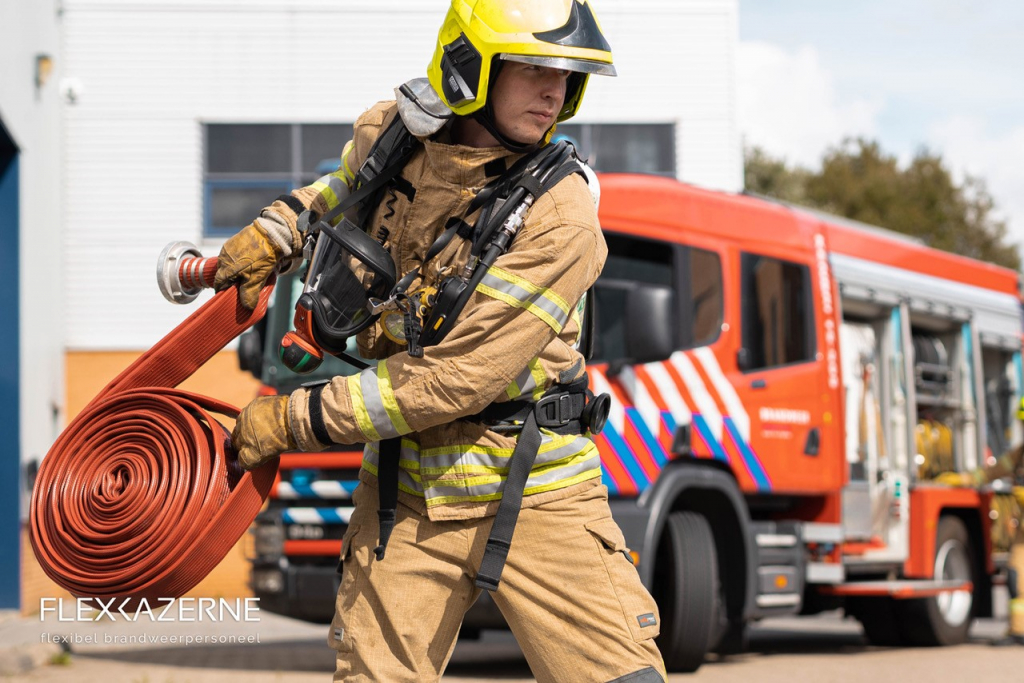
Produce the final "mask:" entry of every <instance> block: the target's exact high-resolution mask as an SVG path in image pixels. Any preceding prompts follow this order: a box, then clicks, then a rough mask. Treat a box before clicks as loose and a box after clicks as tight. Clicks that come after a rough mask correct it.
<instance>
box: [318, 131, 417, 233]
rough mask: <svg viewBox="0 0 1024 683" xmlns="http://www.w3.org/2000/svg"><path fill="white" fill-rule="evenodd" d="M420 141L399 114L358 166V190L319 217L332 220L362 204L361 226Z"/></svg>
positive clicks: (360, 210) (359, 221) (360, 211)
mask: <svg viewBox="0 0 1024 683" xmlns="http://www.w3.org/2000/svg"><path fill="white" fill-rule="evenodd" d="M418 143H419V141H418V140H417V139H416V137H415V136H414V135H413V134H412V133H410V132H409V129H408V128H406V127H405V122H404V121H402V117H401V116H399V115H397V114H396V115H395V118H394V120H393V121H392V122H391V124H390V125H389V126H388V127H387V128H385V129H384V132H383V133H381V134H380V135H378V136H377V139H376V140H375V141H374V143H373V146H372V147H371V148H370V153H369V154H368V155H367V156H366V161H364V162H363V165H362V166H360V167H359V172H358V173H356V179H355V183H356V187H355V191H354V192H353V193H352V194H350V195H349V196H347V197H345V199H344V200H342V201H341V203H340V204H338V205H337V206H336V207H334V208H333V209H331V210H330V211H329V212H327V214H326V215H325V216H324V217H323V218H321V219H320V220H322V221H326V222H328V223H329V222H331V221H333V220H334V219H335V218H337V217H338V216H340V215H341V214H343V213H345V212H346V211H348V210H349V209H351V208H352V207H353V206H356V205H360V208H359V217H358V221H357V222H358V223H359V225H360V226H363V225H365V223H366V219H367V218H369V214H370V213H371V212H372V211H373V210H374V209H375V208H376V207H377V204H379V203H380V196H381V192H382V191H383V189H384V186H385V185H386V184H387V183H388V182H389V181H391V180H392V179H394V177H395V176H397V175H398V174H399V173H401V172H402V169H403V168H405V165H406V163H408V161H409V157H411V156H412V154H413V152H415V151H416V146H417V144H418Z"/></svg>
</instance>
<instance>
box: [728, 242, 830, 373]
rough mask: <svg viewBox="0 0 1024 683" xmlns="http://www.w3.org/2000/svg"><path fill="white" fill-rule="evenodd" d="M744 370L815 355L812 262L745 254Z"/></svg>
mask: <svg viewBox="0 0 1024 683" xmlns="http://www.w3.org/2000/svg"><path fill="white" fill-rule="evenodd" d="M741 269H742V272H743V285H742V287H743V298H742V301H743V353H742V356H741V362H740V366H741V369H742V370H745V371H749V370H758V369H761V368H770V367H775V366H779V365H787V364H789V363H800V362H803V361H809V360H813V359H814V349H815V339H814V316H813V313H812V305H811V277H810V270H809V269H808V268H807V266H804V265H800V264H799V263H791V262H789V261H781V260H779V259H774V258H769V257H767V256H760V255H758V254H746V253H745V254H743V256H742V261H741Z"/></svg>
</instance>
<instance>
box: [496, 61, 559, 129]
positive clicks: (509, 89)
mask: <svg viewBox="0 0 1024 683" xmlns="http://www.w3.org/2000/svg"><path fill="white" fill-rule="evenodd" d="M568 77H569V72H568V71H565V70H564V69H552V68H550V67H546V66H537V65H535V64H523V63H521V62H505V63H504V65H503V67H502V69H501V73H500V74H499V75H498V80H497V82H496V83H494V84H493V86H492V88H491V94H490V99H491V105H492V107H493V108H494V122H495V124H496V125H497V126H498V130H499V131H501V133H502V135H504V136H505V137H507V138H509V139H511V140H514V141H515V142H518V143H521V144H524V145H532V144H534V143H536V142H539V141H540V140H541V138H543V137H544V135H545V134H546V133H547V132H548V129H549V128H551V126H553V125H554V124H555V118H556V117H557V116H558V112H560V111H561V110H562V105H563V104H564V102H565V83H566V79H568Z"/></svg>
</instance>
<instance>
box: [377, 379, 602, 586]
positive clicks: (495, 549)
mask: <svg viewBox="0 0 1024 683" xmlns="http://www.w3.org/2000/svg"><path fill="white" fill-rule="evenodd" d="M590 396H591V394H590V392H589V391H588V390H587V376H586V374H584V375H583V376H582V377H581V378H580V379H578V380H576V381H574V382H572V383H571V384H556V385H555V386H553V387H552V388H551V389H549V390H548V391H547V392H546V393H545V394H544V396H543V397H542V398H541V399H540V400H539V401H537V402H536V403H532V402H528V401H509V402H507V403H492V404H491V405H489V406H488V407H487V408H485V409H484V410H483V411H482V412H481V413H479V414H478V415H474V416H473V417H471V418H468V419H470V420H472V421H476V422H482V423H485V424H488V425H491V426H492V429H495V430H497V431H512V430H518V431H520V434H519V439H518V440H517V442H516V447H515V450H513V451H512V457H511V460H510V462H509V472H508V477H507V478H506V479H505V488H504V490H503V492H502V496H501V502H500V503H498V512H497V513H496V514H495V516H494V524H493V525H492V527H491V535H490V537H489V538H488V539H487V547H486V549H485V550H484V557H483V560H482V561H481V563H480V570H479V571H478V572H477V577H476V585H477V586H478V587H479V588H482V589H484V590H488V591H495V590H497V589H498V584H499V583H500V581H501V572H502V571H503V570H504V568H505V560H506V558H507V557H508V551H509V549H510V548H511V547H512V535H513V533H514V532H515V529H516V522H517V521H518V520H519V510H520V509H521V508H522V504H523V494H524V492H525V490H526V482H527V480H528V479H529V478H530V472H531V471H532V470H533V463H534V462H535V461H536V460H537V452H538V451H539V450H540V444H541V432H540V430H541V427H543V428H545V429H548V430H551V431H554V432H556V433H559V434H582V433H583V432H585V431H586V430H587V429H588V428H591V427H588V425H587V424H584V423H588V424H589V423H590V420H588V419H586V418H584V419H581V418H583V416H584V415H585V414H586V413H587V409H588V407H589V406H588V405H587V404H588V401H587V399H588V397H590ZM598 403H600V402H598ZM591 412H593V411H592V410H591ZM594 426H598V425H594ZM600 426H603V420H601V423H600ZM594 431H595V432H596V431H600V429H599V428H598V429H596V430H594ZM401 443H402V440H401V438H396V439H388V440H386V441H383V442H381V448H380V461H379V463H378V469H377V481H378V484H379V487H380V491H379V494H380V510H379V511H378V513H377V514H378V518H379V520H380V535H379V537H378V538H379V545H378V546H377V548H376V549H375V550H374V553H375V554H376V556H377V559H378V560H382V559H384V551H385V549H386V548H387V544H388V539H389V538H390V537H391V531H392V529H394V526H395V516H396V509H397V507H398V460H399V454H400V452H401Z"/></svg>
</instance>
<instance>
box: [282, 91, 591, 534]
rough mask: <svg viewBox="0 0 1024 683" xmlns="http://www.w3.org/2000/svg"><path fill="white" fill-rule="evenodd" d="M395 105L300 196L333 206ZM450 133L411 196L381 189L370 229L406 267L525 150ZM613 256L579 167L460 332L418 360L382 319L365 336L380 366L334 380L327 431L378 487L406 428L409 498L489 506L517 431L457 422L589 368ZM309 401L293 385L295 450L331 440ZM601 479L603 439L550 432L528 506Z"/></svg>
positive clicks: (482, 289)
mask: <svg viewBox="0 0 1024 683" xmlns="http://www.w3.org/2000/svg"><path fill="white" fill-rule="evenodd" d="M396 115H397V105H396V103H395V102H394V101H390V102H381V103H379V104H377V105H376V106H374V107H373V108H371V109H370V110H369V111H367V112H366V113H364V114H363V115H362V116H361V117H360V118H359V120H358V121H357V122H356V125H355V134H354V138H353V140H352V142H350V143H349V144H348V145H346V147H345V151H344V152H343V155H342V162H341V164H340V168H339V169H338V171H336V172H335V173H332V174H330V175H328V176H325V177H323V178H321V179H320V180H318V181H317V182H316V183H314V184H313V185H311V186H308V187H305V188H302V189H300V190H296V191H295V192H294V193H293V195H294V196H295V197H297V198H298V199H299V200H300V201H302V203H303V204H304V205H305V206H307V207H309V208H312V209H314V210H316V211H319V212H320V213H321V214H322V213H324V212H326V211H328V210H329V209H331V208H333V206H336V205H337V204H338V201H339V200H338V195H339V194H342V192H341V191H340V190H342V189H343V188H341V185H342V184H344V185H349V184H350V183H352V181H353V178H354V176H355V171H357V170H358V169H359V167H360V165H361V164H362V162H363V160H364V159H365V158H366V156H367V153H368V151H369V149H370V147H371V145H372V144H373V142H374V140H375V139H376V138H377V135H378V133H380V132H381V131H382V130H383V129H384V128H386V126H387V125H388V124H389V123H390V122H391V120H392V119H393V117H394V116H396ZM447 139H448V138H447V131H446V130H442V131H441V132H440V133H439V134H437V135H435V136H433V139H421V142H422V146H421V147H420V148H419V149H418V150H417V151H416V152H415V153H414V155H413V156H412V158H411V160H410V161H409V163H408V164H407V165H406V167H405V169H404V170H403V171H402V173H401V178H404V179H405V180H406V181H408V183H409V184H410V185H411V186H412V187H413V188H414V192H410V191H408V189H407V188H408V186H406V191H404V192H403V191H397V192H394V193H393V196H386V197H385V201H383V202H381V205H380V206H379V207H378V208H377V211H376V213H375V215H374V216H373V218H372V220H370V222H369V224H368V225H366V226H364V227H365V229H366V230H367V231H368V232H370V233H371V234H373V235H378V234H380V232H381V231H380V229H381V228H382V227H383V228H385V229H386V231H387V234H388V235H389V237H388V240H387V242H386V244H385V246H386V247H387V248H388V249H389V251H390V253H391V255H392V257H393V258H394V260H395V264H396V266H397V270H398V273H399V276H401V275H402V274H405V273H407V272H408V271H410V270H411V269H412V268H413V267H415V266H418V265H420V264H421V263H422V261H423V258H424V256H425V254H426V252H427V250H428V249H429V248H430V246H431V245H432V244H433V243H434V241H435V240H436V239H437V237H438V236H439V235H440V234H441V233H442V232H443V231H444V228H445V225H446V223H447V222H448V220H449V219H450V218H452V217H460V218H464V219H465V220H467V222H470V223H472V222H473V221H474V220H475V219H476V216H475V215H473V216H466V215H465V214H466V211H467V209H468V207H469V204H470V202H471V201H472V200H473V198H474V197H475V196H476V194H477V192H479V190H480V189H481V188H483V187H484V186H485V185H487V183H488V182H490V181H493V180H495V179H496V178H497V177H498V176H499V175H500V173H501V169H503V168H507V167H508V166H510V165H511V164H512V163H513V162H514V161H516V160H517V159H518V158H519V157H518V156H516V155H513V154H511V153H510V152H508V151H507V150H505V149H504V148H487V149H479V148H471V147H465V146H460V145H453V144H450V143H449V142H447ZM496 160H500V161H503V162H504V163H503V164H502V163H495V162H496ZM489 162H490V163H489ZM489 173H490V174H491V175H490V177H489V176H488V174H489ZM403 185H404V184H403ZM346 189H347V188H346ZM268 209H269V210H273V211H275V212H276V213H278V214H279V215H281V216H285V217H286V218H287V220H288V221H290V222H291V225H292V226H294V221H295V214H294V212H293V211H292V210H291V209H289V208H288V207H287V206H286V205H285V203H284V202H280V201H278V202H275V204H274V205H273V206H272V207H268ZM392 211H393V213H392ZM293 229H294V228H293ZM469 248H470V245H469V244H468V243H467V242H464V241H463V240H461V239H458V238H456V239H455V240H453V242H452V243H451V244H449V245H448V247H447V248H446V249H445V250H444V251H443V252H442V253H441V254H440V255H439V256H438V257H436V258H434V259H433V260H431V261H430V262H428V263H427V265H426V267H425V268H424V269H423V271H424V272H423V276H422V281H421V282H419V283H417V284H414V285H413V287H411V288H410V291H411V290H412V289H415V287H417V286H419V285H436V284H438V283H439V282H440V281H441V280H442V279H443V278H444V277H446V276H447V275H449V274H452V273H458V272H459V270H460V269H461V267H462V266H463V265H464V264H465V262H466V260H467V258H468V254H469ZM606 255H607V248H606V246H605V242H604V239H603V237H602V235H601V231H600V228H599V226H598V220H597V212H596V209H595V207H594V203H593V199H592V197H591V193H590V191H589V189H588V187H587V182H586V180H585V179H584V178H583V177H582V176H581V175H579V174H573V175H570V176H569V177H567V178H566V179H564V180H563V181H561V182H560V183H559V184H558V185H557V186H556V187H555V188H553V189H552V190H551V191H549V192H548V193H547V194H545V195H544V196H542V197H541V198H540V199H538V201H537V202H536V203H535V204H534V206H533V208H532V209H531V210H530V212H529V214H528V215H527V219H526V223H525V225H524V226H523V228H522V229H521V230H520V232H519V234H518V236H517V237H516V238H515V241H514V242H513V243H512V245H511V247H510V249H509V250H508V252H507V253H506V254H504V255H503V256H501V257H499V258H498V260H497V262H496V263H495V265H494V266H493V267H492V268H491V269H490V271H489V273H488V275H487V277H486V278H485V279H484V281H483V282H482V283H481V285H480V286H479V287H478V288H477V290H476V292H475V293H474V294H473V295H472V297H471V299H470V301H469V304H468V305H467V306H466V308H465V310H464V311H463V312H462V314H461V315H460V316H459V318H458V322H457V323H456V325H455V327H454V329H453V330H452V331H451V333H450V334H449V335H448V337H447V338H446V339H445V340H444V341H442V342H441V343H440V344H438V345H436V346H433V347H428V348H427V349H425V353H424V355H423V357H422V358H413V357H411V356H409V354H408V353H406V351H405V347H404V346H401V345H399V344H397V343H395V342H393V341H391V340H390V339H388V338H387V337H385V336H384V335H383V334H382V333H381V331H380V324H379V323H378V324H377V325H376V326H375V327H371V328H370V329H368V330H367V331H365V332H363V333H362V334H360V336H359V338H358V341H359V349H360V353H361V354H362V355H363V356H365V357H367V358H372V359H379V360H378V363H377V365H376V367H373V368H371V369H369V370H365V371H363V372H361V373H359V374H357V375H352V376H349V377H336V378H334V380H333V381H332V382H331V383H330V385H329V386H327V387H326V388H325V389H324V392H323V395H322V401H323V404H322V405H323V415H324V421H325V423H326V426H327V431H328V433H329V434H330V436H331V439H332V440H333V441H335V442H337V443H343V444H351V443H366V444H367V445H366V448H365V454H364V459H363V468H362V471H361V473H360V478H361V479H362V480H363V481H365V482H368V483H370V484H372V485H376V473H377V458H378V451H379V441H380V440H381V439H387V438H392V437H395V436H401V437H403V438H402V451H401V462H400V468H401V469H400V472H399V487H400V493H399V496H400V500H401V501H402V502H403V503H405V504H406V505H409V506H411V507H413V508H414V509H417V510H419V511H420V512H423V513H426V514H427V515H428V516H429V517H430V518H431V519H434V520H440V519H472V518H477V517H483V516H486V515H490V514H493V513H494V512H495V511H496V510H497V505H498V500H499V499H500V498H501V492H502V489H503V486H504V481H505V477H506V475H507V472H508V460H509V456H510V455H511V453H512V450H513V449H514V447H515V437H514V436H513V435H502V434H499V433H496V432H494V431H492V430H490V429H489V428H487V427H486V426H484V425H481V424H479V423H476V422H472V421H467V420H463V419H460V418H464V417H467V416H472V415H475V414H477V413H479V412H480V411H481V410H482V409H483V408H485V407H486V406H487V405H489V404H490V403H492V402H495V401H508V400H511V399H517V398H525V399H536V398H537V397H538V396H539V395H540V394H541V393H542V392H543V391H544V390H545V389H547V388H548V387H549V386H551V384H552V383H554V382H556V381H560V382H563V383H565V382H569V381H572V380H574V379H576V378H578V377H580V376H581V375H582V374H583V372H584V359H583V358H582V356H581V355H580V353H579V352H578V351H577V350H576V344H577V342H578V341H579V334H580V311H581V310H582V305H581V298H582V297H583V295H584V293H585V292H586V290H587V289H588V288H589V287H590V285H591V284H593V282H594V281H595V279H596V278H597V276H598V273H599V272H600V271H601V268H602V266H603V265H604V261H605V257H606ZM308 398H309V390H308V389H300V390H299V391H297V392H295V393H294V394H292V397H291V400H290V403H289V417H290V422H291V425H292V429H293V431H294V433H295V437H296V440H297V441H298V444H299V447H300V448H302V449H303V450H306V451H315V450H320V449H323V448H324V447H325V446H326V445H327V444H322V443H319V442H318V441H317V439H316V438H315V436H314V434H313V431H312V428H311V427H310V421H309V410H308ZM542 431H543V430H542ZM600 476H601V468H600V460H599V457H598V452H597V448H596V447H595V446H594V443H593V441H592V440H591V439H590V438H589V437H588V436H579V435H571V434H570V435H557V434H554V433H550V432H545V433H544V441H543V445H542V446H541V450H540V452H539V454H538V456H537V461H536V463H535V465H534V468H533V470H532V472H531V476H530V479H529V481H528V483H527V488H526V496H525V498H524V503H523V507H531V506H533V505H535V504H538V503H540V502H543V501H546V500H552V499H555V498H561V497H565V496H567V495H570V494H571V493H573V492H575V491H577V490H578V487H592V486H597V485H598V484H599V483H600Z"/></svg>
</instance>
